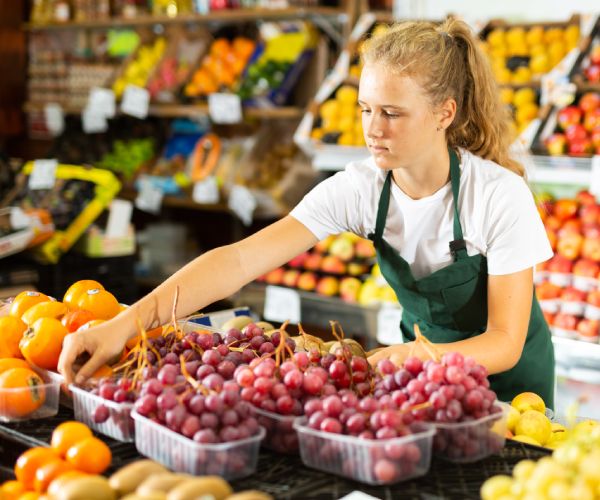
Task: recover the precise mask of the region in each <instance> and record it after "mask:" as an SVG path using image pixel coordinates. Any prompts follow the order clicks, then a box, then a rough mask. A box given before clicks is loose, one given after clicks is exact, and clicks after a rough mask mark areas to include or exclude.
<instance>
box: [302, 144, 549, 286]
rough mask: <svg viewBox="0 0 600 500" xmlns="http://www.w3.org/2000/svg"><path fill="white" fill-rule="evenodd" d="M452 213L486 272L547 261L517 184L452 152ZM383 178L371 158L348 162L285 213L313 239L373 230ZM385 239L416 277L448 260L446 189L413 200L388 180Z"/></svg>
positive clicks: (503, 172) (540, 232)
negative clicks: (455, 192)
mask: <svg viewBox="0 0 600 500" xmlns="http://www.w3.org/2000/svg"><path fill="white" fill-rule="evenodd" d="M460 155H461V164H460V195H459V199H458V211H459V216H460V223H461V225H462V230H463V235H464V239H465V241H466V243H467V252H468V254H469V255H477V254H478V253H480V254H483V255H484V256H486V257H487V260H488V273H489V274H495V275H503V274H511V273H516V272H518V271H522V270H524V269H527V268H530V267H533V266H535V265H536V264H538V263H540V262H544V261H546V260H548V259H549V258H550V257H552V249H551V247H550V242H549V241H548V237H547V236H546V231H545V229H544V226H543V223H542V220H541V218H540V216H539V214H538V212H537V209H536V207H535V202H534V199H533V195H532V193H531V191H530V190H529V188H528V186H527V184H526V183H525V181H524V180H523V179H522V178H521V177H519V176H518V175H516V174H514V173H513V172H511V171H509V170H507V169H506V168H503V167H501V166H500V165H498V164H496V163H494V162H492V161H488V160H483V159H482V158H480V157H478V156H475V155H473V154H471V153H469V152H467V151H465V150H462V149H461V150H460ZM386 175H387V172H384V171H383V170H381V169H379V168H378V167H377V166H376V164H375V161H374V160H373V158H372V157H370V158H368V159H367V160H362V161H355V162H352V163H349V164H348V165H347V167H346V170H345V171H343V172H339V173H337V174H336V175H334V176H333V177H331V178H329V179H327V180H325V181H324V182H321V183H320V184H319V185H317V186H316V187H315V188H314V189H313V190H312V191H311V192H310V193H308V194H307V195H306V196H305V197H304V199H303V200H302V201H301V202H300V203H299V204H298V206H297V207H296V208H295V209H294V210H293V211H292V212H291V215H292V216H293V217H294V218H295V219H297V220H298V221H300V222H301V223H302V224H304V225H305V226H306V227H307V228H308V229H309V230H310V231H311V232H312V233H313V234H314V235H315V236H316V237H317V238H318V239H319V240H322V239H324V238H326V237H327V236H328V235H330V234H338V233H342V232H345V231H350V232H353V233H355V234H357V235H359V236H362V237H363V238H366V237H367V236H368V235H369V234H371V233H374V232H375V221H376V217H377V208H378V205H379V198H380V194H381V189H382V188H383V183H384V182H385V177H386ZM391 194H392V196H391V197H390V206H389V210H388V214H387V219H386V224H385V231H384V234H383V237H384V238H385V240H386V241H387V242H388V243H389V244H390V245H391V246H392V247H393V248H394V249H395V250H396V251H398V252H399V253H400V255H401V256H402V258H403V259H404V260H406V261H407V262H408V264H409V265H410V268H411V270H412V272H413V274H414V276H415V278H416V279H420V278H423V277H424V276H428V275H429V274H431V273H433V272H435V271H437V270H438V269H441V268H443V267H445V266H447V265H449V264H451V263H452V262H453V259H452V256H451V254H450V249H449V246H448V244H449V243H450V242H451V241H452V240H454V235H453V231H452V228H453V225H452V223H453V219H452V216H453V205H452V187H451V184H450V182H448V184H446V185H445V186H444V187H443V188H442V189H440V190H439V191H438V192H436V193H435V194H433V195H432V196H429V197H427V198H423V199H420V200H413V199H412V198H410V197H409V196H407V195H406V194H405V193H404V192H403V191H402V190H401V189H400V188H399V187H398V186H397V185H396V184H395V183H394V182H392V193H391Z"/></svg>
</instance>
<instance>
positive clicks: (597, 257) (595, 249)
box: [581, 237, 600, 262]
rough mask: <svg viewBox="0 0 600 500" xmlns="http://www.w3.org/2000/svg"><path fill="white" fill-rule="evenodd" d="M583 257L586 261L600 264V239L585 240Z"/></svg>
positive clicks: (582, 248) (582, 246)
mask: <svg viewBox="0 0 600 500" xmlns="http://www.w3.org/2000/svg"><path fill="white" fill-rule="evenodd" d="M581 256H582V257H583V258H585V259H590V260H593V261H596V262H600V237H596V238H584V239H583V244H582V245H581Z"/></svg>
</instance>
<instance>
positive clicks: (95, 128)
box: [81, 109, 108, 134]
mask: <svg viewBox="0 0 600 500" xmlns="http://www.w3.org/2000/svg"><path fill="white" fill-rule="evenodd" d="M81 126H82V127H83V131H84V132H85V133H86V134H98V133H101V132H106V131H107V130H108V121H107V120H106V116H105V115H103V114H98V113H96V112H95V111H93V110H89V109H84V110H83V113H81Z"/></svg>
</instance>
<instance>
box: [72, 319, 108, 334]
mask: <svg viewBox="0 0 600 500" xmlns="http://www.w3.org/2000/svg"><path fill="white" fill-rule="evenodd" d="M102 323H106V321H104V320H103V319H93V320H92V321H88V322H87V323H86V324H85V325H81V326H80V327H79V328H77V331H78V332H83V331H84V330H89V329H90V328H92V326H98V325H101V324H102Z"/></svg>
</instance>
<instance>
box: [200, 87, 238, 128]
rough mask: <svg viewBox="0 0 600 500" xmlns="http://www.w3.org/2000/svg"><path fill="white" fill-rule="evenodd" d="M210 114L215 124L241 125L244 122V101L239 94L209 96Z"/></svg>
mask: <svg viewBox="0 0 600 500" xmlns="http://www.w3.org/2000/svg"><path fill="white" fill-rule="evenodd" d="M208 114H209V115H210V119H211V120H212V121H213V122H214V123H222V124H231V123H240V122H241V121H242V100H241V99H240V96H239V95H237V94H219V93H214V94H209V95H208Z"/></svg>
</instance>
